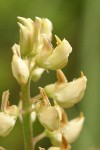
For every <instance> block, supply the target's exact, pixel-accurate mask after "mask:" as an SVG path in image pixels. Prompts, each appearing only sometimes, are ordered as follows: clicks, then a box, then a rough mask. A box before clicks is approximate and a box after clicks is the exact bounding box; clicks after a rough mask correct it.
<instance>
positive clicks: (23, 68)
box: [11, 45, 29, 84]
mask: <svg viewBox="0 0 100 150" xmlns="http://www.w3.org/2000/svg"><path fill="white" fill-rule="evenodd" d="M18 48H19V47H18V46H17V47H16V45H14V46H13V47H12V50H13V53H14V54H13V58H12V63H11V66H12V72H13V75H14V77H15V78H16V80H17V81H18V83H19V84H26V83H27V81H28V78H29V69H28V66H27V64H26V62H25V61H24V60H23V59H22V58H21V56H19V55H18V54H17V52H16V53H15V51H16V49H17V50H18Z"/></svg>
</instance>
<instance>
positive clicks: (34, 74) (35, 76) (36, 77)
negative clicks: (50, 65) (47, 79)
mask: <svg viewBox="0 0 100 150" xmlns="http://www.w3.org/2000/svg"><path fill="white" fill-rule="evenodd" d="M43 72H44V69H43V68H38V67H37V68H36V69H34V70H33V72H32V80H33V81H34V82H37V81H38V80H39V79H40V78H41V76H42V74H43Z"/></svg>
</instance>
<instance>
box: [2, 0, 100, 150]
mask: <svg viewBox="0 0 100 150" xmlns="http://www.w3.org/2000/svg"><path fill="white" fill-rule="evenodd" d="M17 16H22V17H26V18H27V17H30V18H32V19H34V17H35V16H39V17H46V18H48V19H50V20H51V21H52V22H53V27H54V30H53V33H54V34H57V35H58V36H59V37H60V38H61V39H62V38H64V37H65V38H66V39H67V40H68V41H69V42H70V44H71V46H72V47H73V52H72V54H71V55H70V57H69V63H68V65H67V67H66V68H65V69H64V70H63V71H64V72H65V73H66V75H67V77H68V80H72V78H73V77H77V76H79V73H80V71H81V70H82V71H83V72H84V73H85V75H86V76H87V78H88V86H87V91H86V94H85V97H84V99H83V101H82V102H80V104H77V105H76V106H75V107H74V108H73V109H69V110H67V112H68V114H69V116H70V118H72V117H74V116H76V115H77V114H79V112H80V111H83V112H84V115H85V116H86V121H85V125H84V129H83V131H82V133H81V136H80V138H79V139H78V140H77V142H76V143H74V144H73V145H72V146H73V148H72V149H73V150H92V149H94V150H96V148H98V149H100V116H99V114H100V100H99V99H100V92H99V90H100V88H99V86H100V79H99V76H100V68H99V65H100V60H99V57H100V42H99V41H100V0H84V1H81V0H75V1H74V0H42V1H40V0H22V1H21V0H0V98H1V95H2V92H3V91H4V90H7V89H9V90H10V93H11V95H10V99H11V100H12V102H11V103H15V104H17V103H18V98H19V95H18V93H19V91H20V89H19V86H18V84H17V82H16V81H15V79H14V77H13V75H12V72H11V59H12V51H11V47H12V46H13V44H14V43H15V42H16V43H18V42H19V41H18V39H19V28H18V25H17V23H16V22H17ZM53 39H54V37H53ZM48 81H49V83H51V82H52V81H55V72H53V73H50V75H49V74H47V73H45V75H44V76H43V77H42V79H41V81H39V82H38V83H37V85H34V86H33V85H32V88H31V89H32V95H34V94H33V92H34V91H35V93H37V91H38V89H37V87H38V86H44V85H46V84H49V83H48ZM38 126H39V123H38V121H37V122H36V123H35V125H34V130H35V135H37V134H38V133H39V132H41V130H43V129H42V127H41V128H39V127H38ZM39 144H41V145H40V146H41V147H45V145H47V147H48V146H49V144H50V143H49V140H48V139H44V140H42V141H41V142H39ZM0 146H3V147H5V148H7V150H23V138H22V127H21V125H20V124H19V121H18V122H17V124H16V126H15V127H14V129H13V131H12V132H11V134H10V135H9V136H8V137H6V138H0Z"/></svg>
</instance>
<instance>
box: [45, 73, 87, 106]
mask: <svg viewBox="0 0 100 150" xmlns="http://www.w3.org/2000/svg"><path fill="white" fill-rule="evenodd" d="M62 73H63V72H61V70H58V71H57V78H58V81H57V82H56V83H54V84H50V85H47V86H45V88H44V90H45V92H46V94H47V96H48V97H50V98H52V99H54V100H56V101H57V102H58V104H59V105H60V106H62V107H65V108H69V107H72V106H73V105H74V104H76V103H78V102H79V101H80V100H81V99H82V97H83V96H84V92H85V89H86V83H87V78H86V76H84V75H81V77H80V78H78V79H75V80H73V81H72V82H67V79H66V80H65V77H64V74H62Z"/></svg>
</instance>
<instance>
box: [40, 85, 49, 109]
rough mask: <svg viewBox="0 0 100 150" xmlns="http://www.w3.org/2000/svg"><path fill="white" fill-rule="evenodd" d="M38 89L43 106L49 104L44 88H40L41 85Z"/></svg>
mask: <svg viewBox="0 0 100 150" xmlns="http://www.w3.org/2000/svg"><path fill="white" fill-rule="evenodd" d="M39 90H40V94H41V96H42V100H43V102H44V104H45V106H51V104H50V102H49V99H48V97H47V95H46V93H45V91H44V89H43V88H41V87H39Z"/></svg>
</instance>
